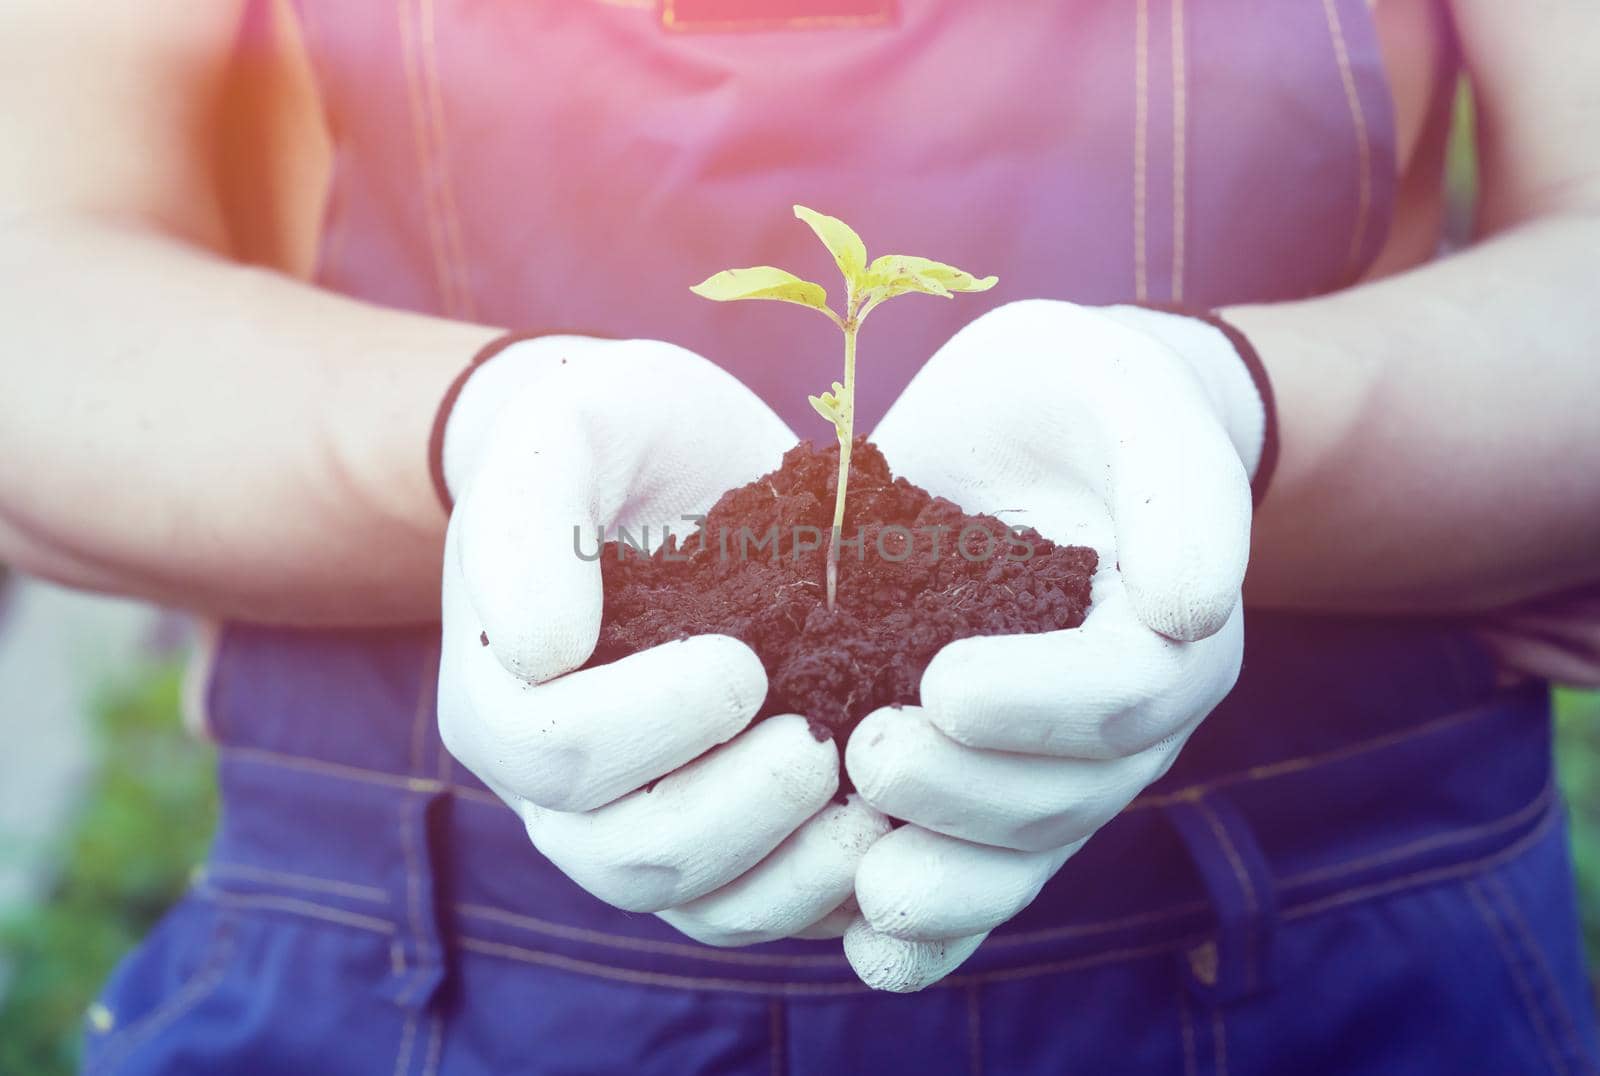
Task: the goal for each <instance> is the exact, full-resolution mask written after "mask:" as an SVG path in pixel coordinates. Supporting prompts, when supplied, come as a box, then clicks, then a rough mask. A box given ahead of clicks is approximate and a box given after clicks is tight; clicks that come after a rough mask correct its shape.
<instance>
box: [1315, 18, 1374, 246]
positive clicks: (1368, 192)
mask: <svg viewBox="0 0 1600 1076" xmlns="http://www.w3.org/2000/svg"><path fill="white" fill-rule="evenodd" d="M1322 10H1323V12H1324V13H1325V14H1326V15H1327V17H1328V36H1329V38H1330V39H1332V41H1333V55H1334V58H1335V59H1336V60H1338V62H1339V81H1340V82H1341V83H1343V84H1344V97H1345V101H1346V102H1347V103H1348V104H1349V106H1350V119H1351V122H1353V123H1354V124H1355V128H1356V154H1357V161H1358V166H1359V169H1360V172H1359V178H1358V180H1357V193H1356V227H1355V234H1354V235H1353V236H1351V237H1350V255H1349V262H1348V264H1349V267H1350V268H1352V269H1354V268H1355V266H1356V264H1357V261H1358V260H1359V259H1360V257H1361V241H1362V239H1364V238H1365V237H1366V231H1367V216H1368V215H1369V214H1370V213H1371V212H1372V145H1371V140H1370V137H1369V135H1368V134H1367V116H1366V113H1365V112H1364V111H1362V108H1361V95H1360V94H1359V93H1357V92H1356V80H1355V76H1354V75H1353V74H1352V73H1351V71H1350V54H1349V52H1348V51H1346V49H1345V44H1344V27H1343V26H1341V25H1340V23H1339V12H1338V11H1337V10H1336V8H1335V7H1334V0H1322Z"/></svg>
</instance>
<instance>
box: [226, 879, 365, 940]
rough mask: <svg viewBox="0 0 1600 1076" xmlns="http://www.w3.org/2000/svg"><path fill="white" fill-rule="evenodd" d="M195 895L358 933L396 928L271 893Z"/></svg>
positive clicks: (338, 910) (231, 905) (238, 906)
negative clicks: (324, 921)
mask: <svg viewBox="0 0 1600 1076" xmlns="http://www.w3.org/2000/svg"><path fill="white" fill-rule="evenodd" d="M194 892H195V895H196V896H199V897H200V898H201V899H203V900H211V901H215V902H216V903H218V904H221V905H223V906H225V907H229V908H246V909H251V908H266V909H270V910H273V911H280V912H290V913H292V914H295V915H305V916H309V917H311V918H312V919H325V920H327V921H328V922H330V923H338V924H339V925H340V926H346V927H357V928H359V929H361V930H371V931H375V932H377V933H379V934H393V933H394V932H395V925H394V924H393V923H391V922H389V921H388V920H387V919H378V918H376V917H375V916H370V915H360V914H358V913H356V912H347V911H345V910H344V909H343V908H332V907H329V906H328V905H326V904H317V903H316V902H314V901H309V900H301V899H300V898H299V897H280V896H274V895H272V894H270V893H234V892H230V891H229V890H226V889H216V888H210V887H208V888H205V889H196V890H195V891H194Z"/></svg>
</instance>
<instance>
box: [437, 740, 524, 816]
mask: <svg viewBox="0 0 1600 1076" xmlns="http://www.w3.org/2000/svg"><path fill="white" fill-rule="evenodd" d="M448 753H449V752H446V754H448ZM447 787H448V788H449V790H450V794H451V795H454V796H460V797H461V798H462V799H464V800H467V801H469V802H472V803H482V804H485V805H486V806H489V807H501V808H504V809H505V810H508V811H509V810H511V808H509V807H506V803H505V800H503V799H501V798H500V797H499V796H496V795H495V794H494V793H493V792H485V791H484V790H483V789H481V788H472V787H470V786H468V785H448V786H447Z"/></svg>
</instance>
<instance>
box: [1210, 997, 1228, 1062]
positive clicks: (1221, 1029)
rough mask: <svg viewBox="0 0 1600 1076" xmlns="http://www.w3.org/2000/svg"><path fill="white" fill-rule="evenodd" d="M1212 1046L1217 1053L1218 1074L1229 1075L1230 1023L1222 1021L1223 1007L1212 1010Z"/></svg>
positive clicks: (1215, 1007)
mask: <svg viewBox="0 0 1600 1076" xmlns="http://www.w3.org/2000/svg"><path fill="white" fill-rule="evenodd" d="M1211 1046H1212V1049H1213V1051H1214V1052H1215V1054H1216V1064H1217V1076H1228V1025H1227V1024H1224V1023H1223V1022H1222V1007H1221V1006H1220V1005H1218V1006H1214V1007H1213V1008H1212V1010H1211Z"/></svg>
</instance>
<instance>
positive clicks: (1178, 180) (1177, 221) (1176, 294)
mask: <svg viewBox="0 0 1600 1076" xmlns="http://www.w3.org/2000/svg"><path fill="white" fill-rule="evenodd" d="M1183 49H1184V40H1183V0H1172V301H1173V302H1175V303H1181V302H1183V256H1184V242H1183V240H1184V229H1185V227H1186V226H1187V222H1186V221H1185V219H1184V218H1185V215H1186V212H1187V192H1186V191H1185V188H1184V183H1185V179H1186V176H1185V168H1186V165H1187V159H1186V155H1187V153H1188V145H1187V141H1188V123H1189V83H1188V79H1189V69H1188V64H1187V63H1186V62H1185V58H1184V53H1183Z"/></svg>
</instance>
